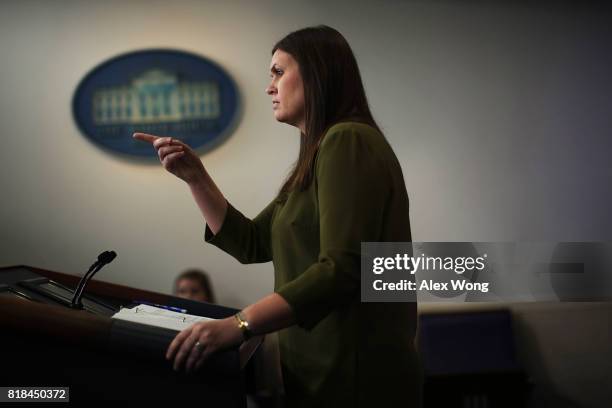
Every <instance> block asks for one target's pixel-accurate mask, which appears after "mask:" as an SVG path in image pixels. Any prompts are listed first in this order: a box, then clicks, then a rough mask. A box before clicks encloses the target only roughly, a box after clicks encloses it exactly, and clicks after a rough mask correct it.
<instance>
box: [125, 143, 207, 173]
mask: <svg viewBox="0 0 612 408" xmlns="http://www.w3.org/2000/svg"><path fill="white" fill-rule="evenodd" d="M133 137H134V139H137V140H142V141H144V142H149V143H151V144H152V145H153V147H154V148H155V150H156V151H157V155H158V156H159V161H160V162H161V164H162V165H163V166H164V168H165V169H166V170H168V171H169V172H170V173H172V174H174V175H175V176H176V177H178V178H180V179H182V180H184V181H185V182H186V183H187V184H192V183H195V182H196V181H198V180H199V179H200V178H202V176H204V175H205V170H204V165H203V164H202V161H201V160H200V158H199V157H198V155H197V154H196V153H195V152H194V151H193V149H192V148H191V147H189V146H187V145H186V144H185V143H183V142H181V141H180V140H178V139H174V138H171V137H160V136H153V135H149V134H146V133H134V135H133Z"/></svg>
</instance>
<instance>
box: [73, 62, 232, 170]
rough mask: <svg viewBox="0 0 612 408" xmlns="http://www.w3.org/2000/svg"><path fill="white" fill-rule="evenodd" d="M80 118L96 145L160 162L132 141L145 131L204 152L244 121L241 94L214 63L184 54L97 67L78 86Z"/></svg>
mask: <svg viewBox="0 0 612 408" xmlns="http://www.w3.org/2000/svg"><path fill="white" fill-rule="evenodd" d="M72 108H73V113H74V119H75V121H76V123H77V125H78V127H79V129H80V130H81V132H82V133H83V134H84V135H85V136H87V137H88V138H89V139H90V140H91V141H92V142H94V143H95V144H96V145H98V146H100V147H103V148H106V149H110V150H111V151H114V152H119V153H123V154H128V155H131V156H138V157H155V158H157V154H156V152H155V150H154V149H151V145H149V144H148V143H142V142H140V141H137V140H134V139H132V133H134V132H136V131H138V132H144V133H151V134H155V135H161V136H172V137H176V138H178V139H181V140H182V141H183V142H185V143H187V144H188V145H190V146H191V147H193V148H194V149H196V150H198V151H199V152H200V153H203V152H206V151H208V150H211V149H212V148H213V147H214V146H216V145H218V144H219V143H220V142H221V141H223V140H224V139H225V138H226V137H228V136H229V134H230V131H231V128H232V127H233V126H234V124H235V123H234V122H235V120H236V118H237V116H238V90H237V88H236V85H235V83H234V81H233V80H232V78H231V77H230V76H229V75H228V74H227V73H226V72H225V71H224V70H223V69H222V68H221V67H219V66H218V65H217V64H215V63H213V62H212V61H210V60H208V59H206V58H203V57H200V56H197V55H195V54H190V53H187V52H182V51H174V50H143V51H136V52H131V53H128V54H123V55H120V56H118V57H115V58H112V59H110V60H108V61H105V62H103V63H102V64H100V65H98V66H97V67H95V68H94V69H93V70H92V71H91V72H90V73H89V74H87V76H85V78H84V79H83V80H82V81H81V83H80V84H79V86H78V87H77V89H76V91H75V94H74V99H73V103H72Z"/></svg>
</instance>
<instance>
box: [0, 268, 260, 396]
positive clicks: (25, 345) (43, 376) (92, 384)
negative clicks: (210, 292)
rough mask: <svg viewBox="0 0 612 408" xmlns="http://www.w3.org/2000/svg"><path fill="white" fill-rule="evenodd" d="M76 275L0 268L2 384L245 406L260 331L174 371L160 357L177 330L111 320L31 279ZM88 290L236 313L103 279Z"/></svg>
mask: <svg viewBox="0 0 612 408" xmlns="http://www.w3.org/2000/svg"><path fill="white" fill-rule="evenodd" d="M78 281H79V277H77V276H72V275H67V274H63V273H58V272H52V271H46V270H42V269H37V268H33V267H28V266H15V267H7V268H0V336H1V339H2V347H1V348H0V358H1V361H2V370H0V385H2V386H6V387H9V386H15V387H26V386H28V387H34V386H36V387H52V386H55V387H70V394H69V395H70V402H71V403H77V404H79V403H81V404H86V403H94V402H104V403H109V402H110V403H113V402H116V403H123V402H128V403H139V404H140V403H155V404H158V403H177V404H188V403H189V404H194V403H195V404H198V405H200V406H205V407H246V375H245V372H246V368H247V367H248V362H249V360H250V358H251V356H252V355H253V354H254V353H255V351H256V349H257V347H258V346H259V344H260V343H261V338H254V339H251V340H249V342H246V343H244V344H242V345H241V346H240V348H236V349H232V350H226V351H223V352H220V353H217V354H215V355H214V356H212V357H211V359H210V360H209V361H207V363H205V364H204V365H203V366H202V368H201V369H200V370H199V371H198V372H195V373H193V374H190V375H188V374H185V373H183V372H179V373H177V372H175V371H173V370H172V365H171V362H169V361H167V360H165V358H164V355H165V351H166V349H167V347H168V345H169V344H170V342H171V341H172V339H173V338H174V336H175V335H176V332H175V331H172V330H167V329H161V328H157V327H152V326H146V325H142V324H137V323H132V322H125V321H121V320H115V319H111V318H110V315H111V314H112V313H111V312H109V313H104V312H99V311H98V312H92V311H91V310H90V311H87V310H74V309H70V308H68V307H65V306H63V305H61V304H60V303H58V302H56V301H55V300H54V299H53V298H52V297H49V296H45V295H44V293H42V292H38V291H36V290H32V288H33V286H32V283H33V282H34V283H35V284H40V283H41V282H42V283H44V285H46V286H48V285H49V284H50V283H52V284H53V285H55V286H57V287H63V288H67V289H74V288H75V287H76V285H77V283H78ZM86 293H87V296H88V299H89V303H90V304H97V303H96V302H100V304H104V305H107V306H110V307H111V308H115V309H116V310H118V309H119V307H121V306H127V305H130V304H132V303H133V301H135V300H138V301H148V302H153V303H159V304H165V305H170V306H176V307H181V308H185V309H187V310H188V311H189V313H192V314H197V315H202V316H208V317H214V318H223V317H227V316H231V315H233V314H234V313H235V312H236V310H235V309H231V308H227V307H223V306H218V305H212V304H206V303H201V302H193V301H189V300H185V299H179V298H176V297H172V296H168V295H164V294H160V293H154V292H148V291H143V290H139V289H134V288H130V287H126V286H121V285H115V284H111V283H105V282H101V281H91V282H90V285H89V286H88V288H87V291H86ZM101 310H104V309H103V308H102V309H101ZM109 310H112V309H109Z"/></svg>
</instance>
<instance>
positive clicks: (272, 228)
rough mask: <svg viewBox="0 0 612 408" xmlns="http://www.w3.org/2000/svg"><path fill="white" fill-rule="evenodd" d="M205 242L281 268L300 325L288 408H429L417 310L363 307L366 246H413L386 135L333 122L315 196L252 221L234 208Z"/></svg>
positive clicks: (287, 378)
mask: <svg viewBox="0 0 612 408" xmlns="http://www.w3.org/2000/svg"><path fill="white" fill-rule="evenodd" d="M205 239H206V241H207V242H210V243H212V244H213V245H216V246H217V247H219V248H221V249H222V250H224V251H225V252H227V253H228V254H230V255H232V256H233V257H235V258H236V259H237V260H238V261H240V262H241V263H255V262H268V261H272V262H273V264H274V278H275V283H274V290H275V292H276V293H278V294H279V295H280V296H282V297H283V298H284V299H285V300H286V301H287V303H289V305H290V306H291V308H292V310H293V313H294V315H295V319H296V322H297V325H295V326H293V327H289V328H287V329H284V330H281V331H280V332H279V347H280V356H281V364H282V373H283V380H284V384H285V393H286V397H287V406H288V407H317V408H321V407H328V406H329V407H338V406H364V407H366V406H367V407H372V406H374V404H376V405H378V406H380V407H400V406H401V407H416V406H419V405H420V399H421V378H422V376H421V370H420V365H419V363H418V359H417V355H416V352H415V350H414V346H413V341H414V336H415V330H416V304H414V303H365V302H364V303H361V302H360V250H361V242H362V241H404V242H405V241H411V235H410V220H409V216H408V195H407V193H406V187H405V183H404V178H403V175H402V170H401V167H400V164H399V162H398V160H397V158H396V156H395V154H394V153H393V150H392V149H391V146H390V145H389V144H388V143H387V141H386V139H385V138H384V136H383V135H382V134H381V133H380V132H378V131H377V130H376V129H374V128H372V127H370V126H368V125H365V124H361V123H357V122H343V123H338V124H336V125H334V126H332V127H331V128H330V129H329V130H328V131H327V133H326V134H325V136H324V138H323V140H322V142H321V145H320V147H319V151H318V154H317V157H316V159H315V177H314V181H313V182H312V183H311V185H310V187H309V188H308V189H307V190H305V191H295V192H292V193H289V194H283V195H280V196H279V197H277V198H276V199H275V200H273V201H272V202H271V203H270V204H269V205H268V206H267V207H266V208H264V209H263V211H261V213H260V214H259V215H257V217H255V218H254V219H253V220H250V219H248V218H246V217H245V216H244V215H242V214H241V213H240V212H239V211H237V210H236V209H235V208H234V207H233V206H232V205H231V204H228V209H227V215H226V217H225V220H224V222H223V225H222V226H221V229H220V230H219V231H218V233H217V234H216V235H213V234H212V232H211V231H210V229H209V228H208V226H207V227H206V233H205Z"/></svg>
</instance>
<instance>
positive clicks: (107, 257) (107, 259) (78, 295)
mask: <svg viewBox="0 0 612 408" xmlns="http://www.w3.org/2000/svg"><path fill="white" fill-rule="evenodd" d="M116 257H117V253H116V252H115V251H104V252H102V253H101V254H100V255H98V259H97V260H96V262H94V263H93V265H91V266H90V267H89V270H88V271H87V273H86V274H85V275H83V277H82V278H81V281H80V282H79V284H78V285H77V287H76V289H75V290H74V297H73V298H72V302H71V303H70V307H72V308H74V309H83V303H82V301H81V300H82V298H83V292H84V291H85V287H86V286H87V284H88V283H89V281H90V280H91V278H92V277H93V276H94V275H95V274H96V272H98V271H99V270H100V269H102V268H103V267H104V266H105V265H107V264H109V263H111V262H112V261H113V259H115V258H116Z"/></svg>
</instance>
